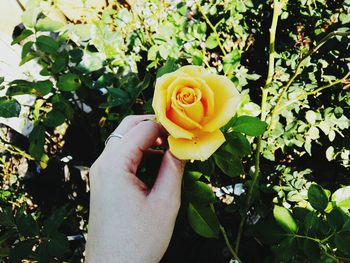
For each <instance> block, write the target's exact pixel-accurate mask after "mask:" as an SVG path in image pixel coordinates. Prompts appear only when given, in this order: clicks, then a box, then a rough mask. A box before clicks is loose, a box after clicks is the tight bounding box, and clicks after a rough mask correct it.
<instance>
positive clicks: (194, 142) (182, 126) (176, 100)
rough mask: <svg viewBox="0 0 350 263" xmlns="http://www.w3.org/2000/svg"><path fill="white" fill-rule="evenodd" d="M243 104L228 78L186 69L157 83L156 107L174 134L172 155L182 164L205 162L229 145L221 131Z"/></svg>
mask: <svg viewBox="0 0 350 263" xmlns="http://www.w3.org/2000/svg"><path fill="white" fill-rule="evenodd" d="M240 101H241V99H240V95H239V92H238V90H237V89H236V88H235V86H234V84H233V83H232V82H231V81H230V80H229V79H228V78H227V77H225V76H220V75H215V74H211V73H209V72H207V71H206V70H205V69H204V68H202V67H198V66H185V67H182V68H180V69H178V70H177V71H175V72H172V73H168V74H165V75H163V76H162V77H160V78H159V79H157V83H156V87H155V91H154V97H153V102H152V106H153V109H154V111H155V114H156V118H157V120H158V121H159V122H160V123H161V124H162V125H163V127H164V128H165V129H166V130H167V131H168V132H169V134H170V135H169V137H168V143H169V148H170V151H171V152H172V153H173V154H174V155H175V156H176V157H177V158H179V159H182V160H201V161H204V160H206V159H208V158H209V157H210V156H211V155H212V154H213V153H214V152H215V151H216V150H217V149H218V148H219V147H220V145H222V144H223V143H224V142H225V137H224V135H223V133H222V132H221V131H220V128H221V127H222V126H224V125H225V124H226V123H227V122H228V121H229V120H230V119H231V118H232V117H233V115H234V114H235V112H236V109H237V107H238V105H239V103H240Z"/></svg>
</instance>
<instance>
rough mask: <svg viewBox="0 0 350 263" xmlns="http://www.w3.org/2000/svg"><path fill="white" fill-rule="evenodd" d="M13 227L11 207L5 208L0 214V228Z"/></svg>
mask: <svg viewBox="0 0 350 263" xmlns="http://www.w3.org/2000/svg"><path fill="white" fill-rule="evenodd" d="M12 225H14V220H13V216H12V210H11V207H5V208H3V209H2V212H0V226H12Z"/></svg>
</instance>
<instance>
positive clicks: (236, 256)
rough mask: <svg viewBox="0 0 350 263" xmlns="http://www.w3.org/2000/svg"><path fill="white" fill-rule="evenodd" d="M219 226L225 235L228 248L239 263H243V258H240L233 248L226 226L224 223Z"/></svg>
mask: <svg viewBox="0 0 350 263" xmlns="http://www.w3.org/2000/svg"><path fill="white" fill-rule="evenodd" d="M219 227H220V231H221V233H222V235H223V237H224V239H225V243H226V246H227V248H228V250H229V251H230V252H231V255H232V257H233V258H234V259H235V260H237V261H238V262H239V263H242V260H240V258H239V257H238V255H237V254H236V252H235V251H234V250H233V248H232V246H231V244H230V240H229V239H228V237H227V233H226V230H225V228H224V227H223V226H222V225H220V226H219Z"/></svg>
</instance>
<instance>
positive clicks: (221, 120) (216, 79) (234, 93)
mask: <svg viewBox="0 0 350 263" xmlns="http://www.w3.org/2000/svg"><path fill="white" fill-rule="evenodd" d="M204 80H205V82H206V83H207V84H208V86H209V87H210V88H211V89H212V91H213V93H214V94H215V98H214V114H212V115H211V116H209V117H210V119H209V120H208V122H207V123H206V124H205V125H204V126H203V131H206V132H213V131H215V130H217V129H220V128H221V127H222V126H224V125H225V124H226V123H227V122H228V121H229V120H230V119H231V118H232V117H233V115H234V114H235V112H236V110H237V108H238V106H239V103H240V102H241V97H240V94H239V92H238V90H237V89H236V87H235V86H234V84H233V83H232V82H231V81H230V80H229V79H228V78H226V77H224V76H220V75H214V74H207V75H205V76H204Z"/></svg>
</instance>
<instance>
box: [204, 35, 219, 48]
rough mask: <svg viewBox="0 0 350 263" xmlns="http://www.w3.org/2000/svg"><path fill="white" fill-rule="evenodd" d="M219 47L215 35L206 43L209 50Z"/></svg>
mask: <svg viewBox="0 0 350 263" xmlns="http://www.w3.org/2000/svg"><path fill="white" fill-rule="evenodd" d="M218 45H219V43H218V41H217V40H216V36H215V35H214V34H211V35H210V36H209V37H208V38H207V40H206V41H205V46H206V47H207V48H209V49H214V48H216V47H217V46H218Z"/></svg>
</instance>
